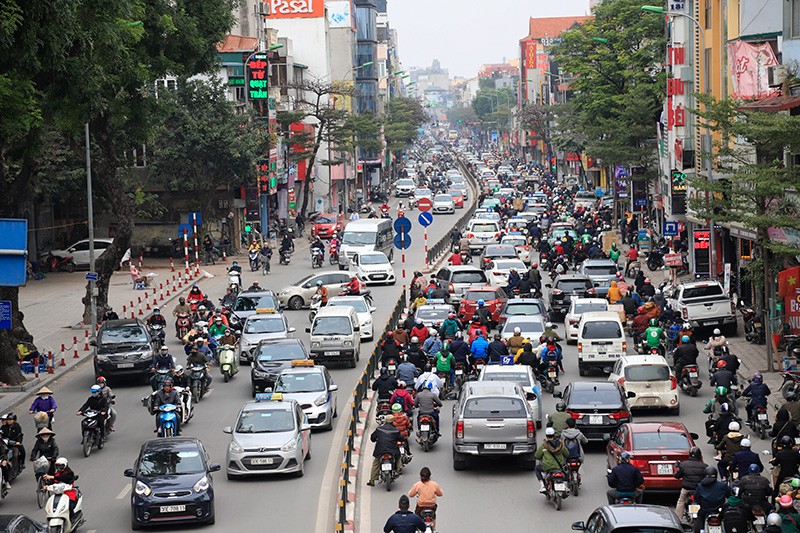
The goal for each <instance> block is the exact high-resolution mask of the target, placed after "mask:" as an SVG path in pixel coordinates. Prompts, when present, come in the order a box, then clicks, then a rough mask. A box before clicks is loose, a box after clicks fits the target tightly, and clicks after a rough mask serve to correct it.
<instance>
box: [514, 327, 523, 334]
mask: <svg viewBox="0 0 800 533" xmlns="http://www.w3.org/2000/svg"><path fill="white" fill-rule="evenodd" d="M514 333H515V334H516V333H522V330H521V329H519V328H514Z"/></svg>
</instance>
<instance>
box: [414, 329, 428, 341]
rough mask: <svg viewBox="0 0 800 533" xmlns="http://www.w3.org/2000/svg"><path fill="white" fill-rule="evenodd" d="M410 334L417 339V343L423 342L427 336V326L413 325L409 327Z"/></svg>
mask: <svg viewBox="0 0 800 533" xmlns="http://www.w3.org/2000/svg"><path fill="white" fill-rule="evenodd" d="M410 335H411V336H412V337H416V338H417V339H418V340H419V343H420V344H423V343H424V342H425V340H426V339H427V338H428V328H427V327H425V326H414V327H413V328H411V333H410Z"/></svg>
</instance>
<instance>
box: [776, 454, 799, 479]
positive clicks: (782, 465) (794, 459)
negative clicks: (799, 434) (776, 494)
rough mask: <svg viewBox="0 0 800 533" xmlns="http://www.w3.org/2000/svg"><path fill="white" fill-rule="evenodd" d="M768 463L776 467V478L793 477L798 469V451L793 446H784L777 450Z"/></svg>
mask: <svg viewBox="0 0 800 533" xmlns="http://www.w3.org/2000/svg"><path fill="white" fill-rule="evenodd" d="M770 463H771V464H772V465H773V466H776V467H778V468H779V469H780V470H779V472H778V479H786V478H790V477H795V476H797V475H798V471H800V468H798V467H800V453H798V452H797V450H796V449H794V448H784V449H781V450H778V452H777V453H776V454H775V457H773V458H772V460H771V461H770Z"/></svg>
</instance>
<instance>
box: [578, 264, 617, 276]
mask: <svg viewBox="0 0 800 533" xmlns="http://www.w3.org/2000/svg"><path fill="white" fill-rule="evenodd" d="M583 273H584V274H586V275H587V276H613V275H615V274H616V273H617V265H592V266H585V267H583Z"/></svg>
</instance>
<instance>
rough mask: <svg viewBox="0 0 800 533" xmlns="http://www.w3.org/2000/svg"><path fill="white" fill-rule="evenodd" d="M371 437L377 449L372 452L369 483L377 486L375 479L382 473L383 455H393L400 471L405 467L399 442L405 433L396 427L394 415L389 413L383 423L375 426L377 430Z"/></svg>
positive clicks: (371, 485)
mask: <svg viewBox="0 0 800 533" xmlns="http://www.w3.org/2000/svg"><path fill="white" fill-rule="evenodd" d="M369 439H370V440H371V441H372V442H374V443H375V449H374V450H373V452H372V457H373V459H372V468H371V470H370V474H369V481H367V485H369V486H370V487H374V486H375V481H377V480H378V476H380V473H381V456H382V455H384V454H389V455H391V456H392V457H393V458H394V460H395V465H396V470H397V472H398V473H400V472H401V471H402V469H403V464H402V460H401V459H400V447H399V445H398V443H399V442H402V440H403V435H401V434H400V431H398V429H397V428H396V427H394V416H392V415H387V416H386V417H385V418H384V422H383V425H381V426H378V427H377V428H375V431H373V432H372V434H371V435H370V436H369Z"/></svg>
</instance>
